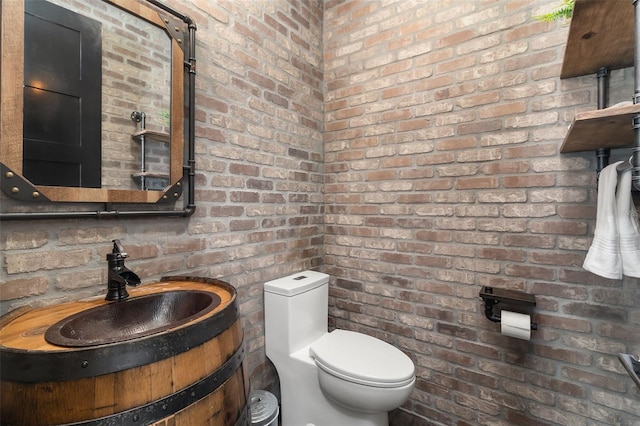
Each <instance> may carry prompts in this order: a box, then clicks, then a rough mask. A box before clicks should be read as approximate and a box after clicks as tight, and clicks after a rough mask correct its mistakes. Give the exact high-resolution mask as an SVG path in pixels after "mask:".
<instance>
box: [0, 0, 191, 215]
mask: <svg viewBox="0 0 640 426" xmlns="http://www.w3.org/2000/svg"><path fill="white" fill-rule="evenodd" d="M43 5H44V6H47V10H45V11H43V10H42V9H41V8H40V6H43ZM159 5H160V4H159V3H158V2H156V1H151V2H149V3H147V2H144V1H143V0H74V1H70V0H49V1H44V0H38V1H34V0H25V1H21V0H12V1H3V2H1V3H0V8H1V9H0V18H1V25H2V34H1V37H2V38H1V42H0V55H1V58H2V62H1V64H0V90H1V92H2V99H1V106H0V163H1V165H0V166H1V168H2V176H1V179H2V182H1V186H2V190H3V192H5V194H7V195H8V196H9V197H11V198H14V199H17V200H21V201H29V200H38V201H42V200H48V201H52V202H67V203H69V202H71V203H138V204H139V203H158V202H162V201H167V202H168V201H175V200H177V199H178V198H180V197H181V195H182V187H183V181H184V180H185V179H186V178H187V169H188V168H187V167H186V166H185V135H186V136H187V137H189V138H192V137H193V136H192V134H190V132H191V133H192V130H190V127H192V126H189V125H187V127H185V125H186V124H188V122H187V121H186V120H185V112H186V113H187V114H193V112H192V109H193V108H192V107H191V108H190V107H189V106H185V104H186V103H185V87H186V88H187V90H188V91H192V89H190V88H189V87H190V85H193V81H189V80H191V79H186V78H185V75H186V74H187V73H189V72H191V70H189V69H188V68H189V65H191V67H194V68H195V58H193V56H194V55H193V52H191V53H187V55H188V56H189V61H185V51H187V52H188V51H189V45H191V46H192V47H191V48H193V46H195V43H194V42H192V41H191V40H190V39H192V38H194V34H193V32H194V31H195V26H192V25H190V24H189V23H188V22H187V21H186V20H181V19H180V18H181V17H180V16H176V15H175V14H172V13H164V12H166V10H164V11H163V10H162V9H161V8H159V7H158V6H159ZM51 9H53V12H51ZM60 9H66V11H67V12H64V11H63V12H61V13H63V15H61V16H62V17H60V16H59V13H58V12H59V10H60ZM167 10H168V9H167ZM51 14H53V15H55V16H54V17H51ZM66 15H69V16H71V17H70V18H68V17H67V18H65V16H66ZM182 18H184V17H182ZM59 19H63V20H64V19H71V20H72V21H73V22H74V24H73V25H75V22H77V21H83V20H86V21H88V22H89V23H88V24H87V25H85V26H84V27H82V28H81V29H76V28H75V27H73V25H71V24H67V23H66V21H64V22H65V23H63V24H61V25H60V24H58V22H57V20H59ZM25 26H26V27H27V29H28V31H25ZM55 26H58V27H60V28H62V31H63V34H59V35H57V36H56V37H52V36H50V34H51V31H52V29H51V28H52V27H55ZM191 27H193V28H191ZM70 28H71V30H69V29H70ZM38 33H41V34H42V37H41V39H40V40H37V39H36V41H34V40H33V38H34V37H37V34H38ZM95 33H99V35H100V36H101V37H100V39H99V40H98V41H96V40H95V38H94V36H95ZM47 35H49V36H48V37H47ZM25 36H26V39H25ZM60 39H62V40H64V39H69V43H71V45H72V46H76V47H74V48H73V49H71V50H70V51H67V49H62V48H60V47H59V45H56V44H51V43H52V40H53V41H55V40H60ZM74 49H75V50H74ZM81 49H85V51H84V52H83V51H82V50H81ZM87 49H88V50H87ZM100 50H101V54H100V55H98V57H97V59H95V61H97V62H98V65H97V68H96V67H95V66H94V67H93V68H91V67H90V65H88V64H87V63H83V62H81V61H82V60H84V59H85V58H86V57H87V56H89V54H88V52H93V53H95V51H100ZM47 51H49V52H50V51H54V52H55V53H54V55H50V56H52V57H53V59H52V60H51V61H49V62H47V61H46V60H45V61H44V63H38V62H36V63H35V64H34V62H32V61H33V60H34V59H33V58H36V59H39V58H42V57H44V56H46V54H47ZM94 56H95V55H94ZM78 57H80V59H78ZM75 60H79V61H80V62H74V61H75ZM34 70H35V71H34ZM43 70H44V71H43ZM96 70H97V71H96ZM82 73H84V74H82ZM96 74H100V78H99V81H98V84H97V86H99V87H100V88H101V93H99V94H95V93H93V92H92V91H91V87H89V88H87V87H84V86H91V85H92V84H93V86H96V82H95V80H96ZM62 75H63V76H64V78H67V77H69V79H70V80H72V82H71V83H70V85H71V86H72V87H71V89H69V90H70V93H67V92H65V90H66V89H64V90H63V89H60V86H56V84H58V83H60V80H61V76H62ZM88 80H92V81H93V83H92V84H89V83H87V81H88ZM78 82H80V85H82V86H83V87H82V88H81V89H78V90H80V92H81V93H80V94H76V92H74V91H75V90H76V87H75V86H73V85H74V84H76V85H77V84H78ZM65 84H66V83H65ZM63 85H64V84H63ZM191 96H192V95H191ZM96 97H97V98H98V99H99V101H98V105H99V107H98V108H97V110H96V109H95V108H94V110H93V111H88V110H83V109H81V107H80V106H79V105H81V104H82V106H84V105H85V104H89V103H91V102H90V101H91V100H92V99H93V103H94V105H95V103H96V102H95V98H96ZM44 98H48V99H49V101H50V102H44V101H42V99H44ZM51 99H53V100H52V101H51ZM191 103H192V99H191V100H189V102H188V103H187V104H188V105H191ZM87 111H88V112H87ZM136 114H137V115H136ZM96 115H97V118H96ZM188 120H189V122H190V121H192V117H188ZM34 123H35V124H34ZM87 123H89V125H87ZM143 124H144V125H145V128H141V125H143ZM96 128H97V129H98V130H97V131H96ZM52 135H53V136H52ZM87 135H90V136H87ZM43 141H44V142H51V143H48V144H46V143H43ZM65 145H67V146H65ZM89 145H93V148H92V152H97V153H98V155H99V156H100V157H99V158H98V159H97V160H96V159H95V158H93V159H92V160H91V161H89V159H88V157H90V154H89V153H88V152H89V151H76V148H78V149H79V148H80V146H82V147H83V148H84V147H87V146H89ZM96 145H97V146H99V148H96V147H95V146H96ZM69 146H71V147H69ZM187 155H188V156H189V157H191V156H192V153H191V152H190V151H189V152H188V153H187ZM188 162H189V163H192V158H189V161H188ZM145 163H146V165H145ZM98 167H99V171H97V170H96V168H98ZM154 168H156V169H157V170H154ZM84 172H89V173H88V174H87V173H84ZM151 178H154V179H156V180H155V182H154V185H149V184H148V182H149V180H150V179H151Z"/></svg>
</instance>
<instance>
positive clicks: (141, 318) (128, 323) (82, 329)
mask: <svg viewBox="0 0 640 426" xmlns="http://www.w3.org/2000/svg"><path fill="white" fill-rule="evenodd" d="M220 302H221V300H220V297H219V296H218V295H217V294H215V293H209V292H206V291H191V290H178V291H165V292H161V293H154V294H149V295H146V296H139V297H133V298H130V299H125V300H123V301H119V302H112V303H109V304H106V305H101V306H98V307H95V308H91V309H87V310H86V311H82V312H78V313H77V314H74V315H71V316H69V317H67V318H65V319H63V320H61V321H58V322H57V323H55V324H54V325H52V326H51V327H49V329H48V330H47V331H46V332H45V335H44V337H45V339H46V340H47V342H49V343H52V344H54V345H59V346H69V347H85V346H96V345H103V344H108V343H117V342H122V341H126V340H133V339H138V338H141V337H145V336H150V335H153V334H157V333H160V332H163V331H166V330H169V329H171V328H175V327H178V326H180V325H183V324H186V323H187V322H189V321H192V320H194V319H196V318H198V317H200V316H202V315H205V314H206V313H208V312H211V311H212V310H213V309H215V308H216V307H217V306H218V305H220Z"/></svg>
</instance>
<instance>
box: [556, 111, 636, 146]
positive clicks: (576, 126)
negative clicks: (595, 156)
mask: <svg viewBox="0 0 640 426" xmlns="http://www.w3.org/2000/svg"><path fill="white" fill-rule="evenodd" d="M636 114H640V105H629V106H621V107H612V108H607V109H600V110H595V111H585V112H578V113H576V116H575V117H574V119H573V123H571V127H569V131H568V132H567V135H566V136H565V138H564V141H563V142H562V146H561V147H560V152H579V151H594V150H596V149H599V148H624V147H630V146H632V145H633V142H634V134H633V128H632V126H631V124H632V120H633V117H634V116H635V115H636Z"/></svg>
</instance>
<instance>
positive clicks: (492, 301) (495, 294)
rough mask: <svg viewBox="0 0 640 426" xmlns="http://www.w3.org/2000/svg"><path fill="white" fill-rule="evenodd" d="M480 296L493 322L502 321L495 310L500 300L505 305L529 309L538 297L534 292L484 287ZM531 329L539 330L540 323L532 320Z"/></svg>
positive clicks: (487, 315)
mask: <svg viewBox="0 0 640 426" xmlns="http://www.w3.org/2000/svg"><path fill="white" fill-rule="evenodd" d="M480 297H481V298H482V300H484V314H485V316H486V317H487V319H489V320H490V321H493V322H500V320H501V318H500V315H499V314H496V313H495V312H494V308H495V306H496V305H497V304H498V303H500V302H503V303H504V304H505V305H511V306H514V307H520V308H527V309H530V308H531V307H533V306H536V297H535V296H534V295H533V294H528V293H524V292H522V291H516V290H508V289H504V288H493V287H486V286H485V287H482V290H480ZM531 329H532V330H537V329H538V324H536V323H535V322H532V323H531Z"/></svg>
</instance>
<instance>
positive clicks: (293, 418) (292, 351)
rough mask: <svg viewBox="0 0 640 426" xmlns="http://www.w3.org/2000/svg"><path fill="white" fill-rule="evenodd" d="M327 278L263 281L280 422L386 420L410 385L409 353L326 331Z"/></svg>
mask: <svg viewBox="0 0 640 426" xmlns="http://www.w3.org/2000/svg"><path fill="white" fill-rule="evenodd" d="M328 282H329V276H328V275H326V274H322V273H319V272H315V271H304V272H301V273H298V274H293V275H290V276H288V277H284V278H280V279H277V280H273V281H269V282H267V283H265V285H264V296H265V349H266V353H267V357H268V358H269V359H270V360H271V362H273V364H274V366H275V367H276V370H277V371H278V375H279V378H280V392H281V404H282V408H281V420H282V426H300V425H302V426H305V425H312V426H343V425H344V426H388V414H387V413H388V411H390V410H393V409H395V408H397V407H399V406H400V405H402V404H403V403H404V402H405V401H406V400H407V399H408V398H409V396H410V394H411V392H412V390H413V387H414V384H415V367H414V365H413V362H412V361H411V359H410V358H409V357H407V356H406V355H405V354H404V353H402V351H400V350H399V349H397V348H395V347H393V346H392V345H390V344H388V343H386V342H383V341H382V340H380V339H376V338H374V337H371V336H368V335H365V334H362V333H356V332H353V331H347V330H334V331H332V332H328V331H327V325H328V324H327V318H328V297H329V290H328V288H329V285H328Z"/></svg>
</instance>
